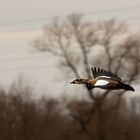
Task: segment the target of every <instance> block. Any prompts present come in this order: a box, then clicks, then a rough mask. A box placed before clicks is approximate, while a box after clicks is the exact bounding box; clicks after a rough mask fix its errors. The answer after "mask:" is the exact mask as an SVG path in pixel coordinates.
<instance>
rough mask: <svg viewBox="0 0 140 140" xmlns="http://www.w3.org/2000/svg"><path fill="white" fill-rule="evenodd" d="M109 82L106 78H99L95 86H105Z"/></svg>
mask: <svg viewBox="0 0 140 140" xmlns="http://www.w3.org/2000/svg"><path fill="white" fill-rule="evenodd" d="M108 83H109V82H108V81H106V80H97V82H96V83H95V86H105V85H107V84H108Z"/></svg>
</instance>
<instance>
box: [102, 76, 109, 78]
mask: <svg viewBox="0 0 140 140" xmlns="http://www.w3.org/2000/svg"><path fill="white" fill-rule="evenodd" d="M100 77H104V78H111V77H109V76H100Z"/></svg>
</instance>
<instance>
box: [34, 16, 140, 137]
mask: <svg viewBox="0 0 140 140" xmlns="http://www.w3.org/2000/svg"><path fill="white" fill-rule="evenodd" d="M43 31H44V32H43V36H42V37H41V38H38V39H36V40H35V41H34V47H35V48H36V49H37V50H38V51H43V52H45V51H47V52H50V53H51V54H53V55H55V56H57V57H58V58H60V59H59V60H60V61H59V62H60V65H59V66H60V67H61V68H63V69H65V71H66V72H67V71H68V72H69V73H70V74H73V75H74V76H75V77H77V78H80V77H81V75H82V74H83V75H86V76H87V78H92V76H91V72H90V71H89V70H90V67H92V66H100V67H102V66H105V67H106V68H107V69H109V70H110V69H111V70H112V71H113V72H115V73H116V74H119V75H121V76H122V77H124V76H125V78H127V80H128V82H130V83H131V82H133V81H134V80H136V79H137V76H138V75H139V72H140V50H139V47H140V42H139V39H138V36H136V35H135V36H134V35H132V34H129V28H127V27H126V25H125V24H123V23H119V22H117V21H116V20H115V19H111V20H107V21H101V22H92V21H91V22H89V21H86V20H84V19H83V16H82V15H80V14H72V15H70V16H68V17H67V18H66V19H65V20H59V19H55V20H54V21H53V22H52V23H51V24H48V25H46V26H45V27H44V30H43ZM116 40H117V41H116ZM98 50H99V51H98ZM97 51H98V52H99V54H98V55H96V52H97ZM110 92H111V91H105V92H104V93H102V94H100V95H101V96H95V95H97V93H95V92H94V91H88V90H87V93H88V95H89V97H90V98H91V99H92V101H93V102H92V103H93V107H92V110H94V111H91V114H90V115H89V114H88V116H89V118H90V119H91V118H92V117H91V116H93V115H94V117H95V119H96V122H97V124H96V126H97V128H96V131H97V138H96V139H97V140H104V135H103V130H102V129H103V128H104V127H103V124H104V123H105V121H106V120H107V119H108V117H106V116H105V115H104V113H105V111H104V110H106V111H107V112H109V111H110V112H111V111H113V110H114V108H119V105H120V102H121V99H122V98H121V96H122V95H123V93H125V91H119V92H117V96H114V98H115V101H116V103H115V104H114V105H113V106H112V105H111V106H107V105H106V104H107V101H108V98H107V95H108V93H110ZM106 106H107V107H108V108H105V107H106ZM73 117H74V118H75V119H76V120H77V121H79V124H81V128H83V130H84V131H85V132H88V130H87V127H88V125H89V122H90V121H89V120H88V121H81V117H79V116H76V115H74V116H73ZM87 134H88V135H89V132H88V133H87ZM89 138H91V139H92V136H91V135H89Z"/></svg>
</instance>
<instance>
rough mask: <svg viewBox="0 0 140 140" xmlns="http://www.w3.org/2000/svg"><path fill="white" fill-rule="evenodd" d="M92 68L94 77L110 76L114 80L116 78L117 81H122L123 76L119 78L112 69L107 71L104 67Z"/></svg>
mask: <svg viewBox="0 0 140 140" xmlns="http://www.w3.org/2000/svg"><path fill="white" fill-rule="evenodd" d="M91 70H92V74H93V76H94V78H96V77H105V78H110V79H112V80H116V81H121V78H119V77H118V76H117V75H115V74H114V73H112V72H110V71H106V70H103V69H100V68H98V69H96V67H94V68H91Z"/></svg>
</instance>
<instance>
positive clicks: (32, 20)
mask: <svg viewBox="0 0 140 140" xmlns="http://www.w3.org/2000/svg"><path fill="white" fill-rule="evenodd" d="M138 8H140V5H139V4H138V5H133V6H125V7H118V8H111V9H103V10H97V11H91V12H87V13H83V14H84V15H93V14H102V13H103V14H104V13H108V12H116V11H118V12H120V11H127V10H132V9H138ZM65 16H66V15H65ZM65 16H52V17H44V18H32V19H25V20H16V21H10V22H3V23H2V22H1V23H0V26H3V25H15V24H25V23H32V22H40V21H49V20H52V19H54V18H55V17H58V18H64V17H65Z"/></svg>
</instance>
